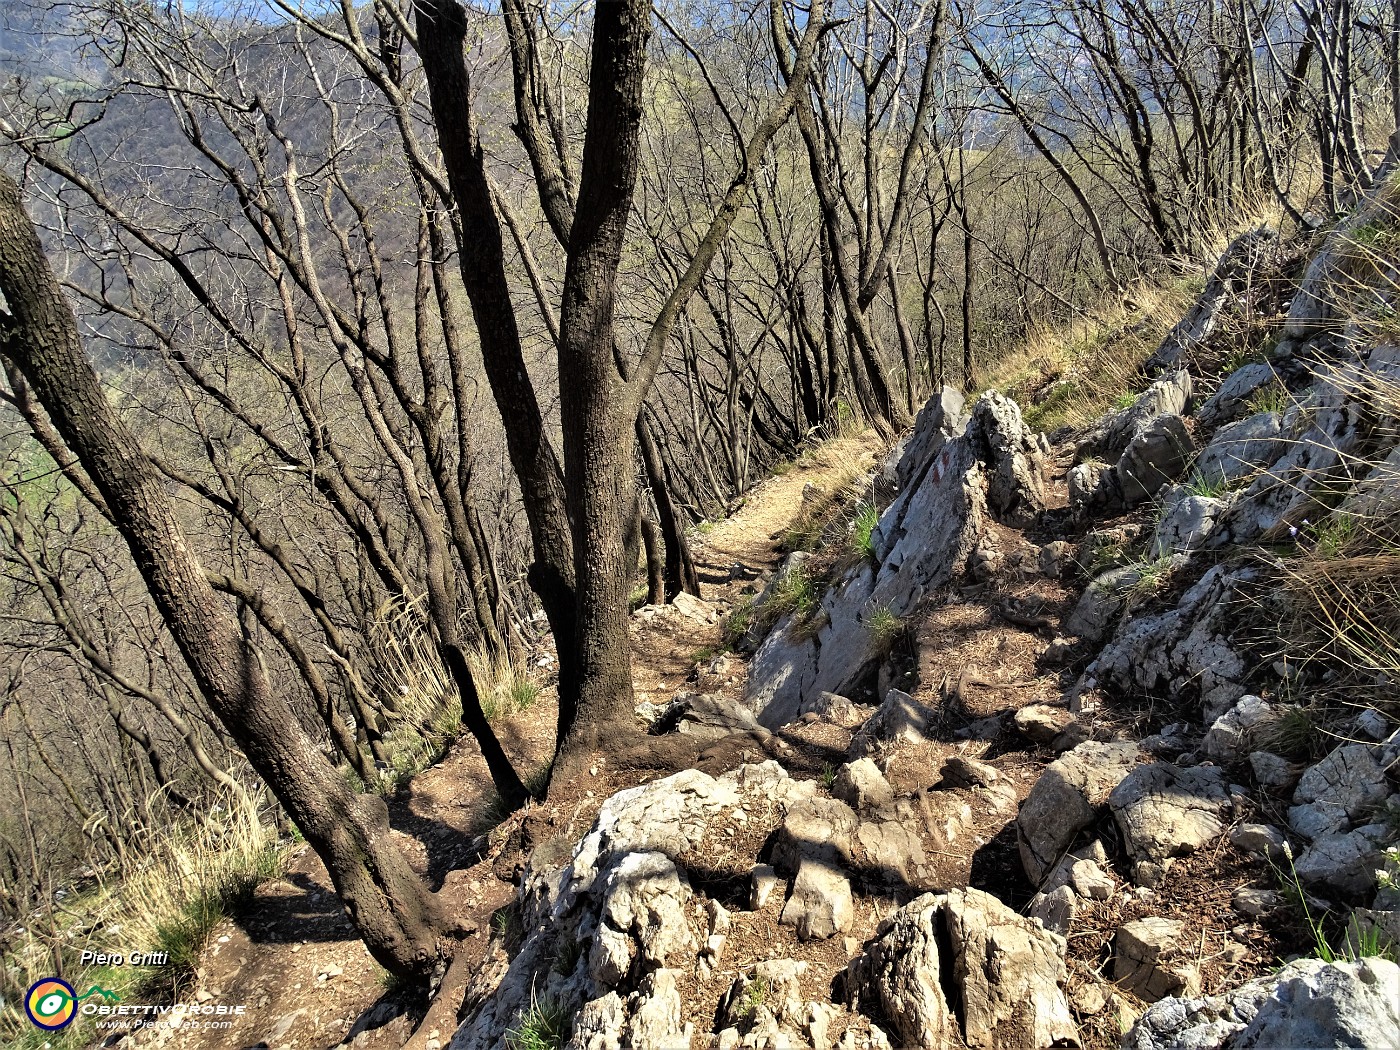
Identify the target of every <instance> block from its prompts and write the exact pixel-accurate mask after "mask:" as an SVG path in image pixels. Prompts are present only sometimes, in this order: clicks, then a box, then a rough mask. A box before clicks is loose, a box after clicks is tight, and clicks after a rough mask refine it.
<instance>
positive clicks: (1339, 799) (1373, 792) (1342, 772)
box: [1293, 744, 1390, 819]
mask: <svg viewBox="0 0 1400 1050" xmlns="http://www.w3.org/2000/svg"><path fill="white" fill-rule="evenodd" d="M1389 794H1390V789H1389V788H1388V787H1387V786H1386V783H1385V771H1384V770H1383V769H1382V768H1381V765H1380V763H1379V762H1377V761H1376V759H1375V757H1374V754H1373V750H1372V747H1371V746H1370V745H1368V744H1343V745H1342V746H1341V747H1339V748H1337V749H1336V750H1334V751H1333V752H1332V753H1331V754H1329V755H1328V756H1327V757H1326V758H1324V759H1323V760H1322V761H1321V762H1319V763H1318V764H1317V765H1315V766H1313V767H1312V768H1311V769H1309V770H1308V771H1307V772H1306V773H1304V774H1303V777H1302V779H1301V780H1299V781H1298V787H1297V788H1296V789H1295V790H1294V792H1293V801H1294V802H1295V803H1297V804H1299V805H1303V804H1306V803H1309V802H1318V803H1322V804H1323V805H1327V806H1334V807H1336V808H1338V809H1340V810H1342V811H1344V812H1345V813H1346V815H1347V816H1348V817H1349V818H1353V819H1354V818H1356V817H1360V816H1362V815H1363V814H1364V813H1366V812H1367V811H1369V810H1370V809H1372V808H1373V807H1375V806H1376V805H1379V804H1380V803H1381V802H1384V801H1385V799H1386V796H1388V795H1389Z"/></svg>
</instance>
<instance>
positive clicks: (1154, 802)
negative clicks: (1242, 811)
mask: <svg viewBox="0 0 1400 1050" xmlns="http://www.w3.org/2000/svg"><path fill="white" fill-rule="evenodd" d="M1108 804H1109V807H1110V808H1111V809H1112V810H1113V816H1114V818H1115V819H1116V820H1117V822H1118V827H1119V829H1120V830H1121V831H1122V832H1123V841H1124V844H1125V845H1126V846H1127V849H1128V853H1129V855H1130V856H1131V857H1132V858H1133V860H1134V861H1135V862H1136V863H1137V864H1138V865H1139V869H1137V870H1135V873H1134V881H1135V882H1137V883H1138V885H1153V884H1154V883H1152V882H1147V881H1143V879H1142V878H1141V877H1140V875H1141V874H1142V873H1143V872H1144V871H1153V872H1155V871H1156V870H1157V869H1158V868H1159V867H1160V868H1162V869H1165V865H1166V862H1168V861H1169V860H1170V859H1171V858H1173V857H1180V856H1184V855H1185V854H1187V853H1191V852H1194V851H1195V850H1197V849H1199V848H1200V847H1202V846H1204V845H1205V844H1206V843H1208V842H1214V841H1215V840H1216V839H1217V838H1219V837H1220V835H1221V833H1222V831H1223V830H1224V827H1225V825H1224V818H1225V817H1227V816H1228V814H1229V812H1230V808H1231V803H1230V792H1229V788H1228V786H1227V784H1226V781H1225V778H1224V777H1223V776H1222V775H1221V773H1220V770H1219V769H1217V768H1215V767H1214V766H1194V767H1191V768H1188V769H1182V768H1181V767H1180V766H1176V765H1173V764H1171V763H1168V762H1153V763H1151V764H1150V765H1146V766H1139V767H1138V768H1137V769H1134V770H1133V771H1132V772H1131V773H1129V774H1128V775H1127V777H1125V778H1124V779H1123V781H1122V783H1120V784H1119V785H1118V786H1117V787H1115V788H1114V789H1113V793H1112V794H1111V795H1110V796H1109V800H1108ZM1143 862H1147V866H1146V867H1145V868H1144V867H1142V865H1143Z"/></svg>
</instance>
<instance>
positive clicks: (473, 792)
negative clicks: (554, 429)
mask: <svg viewBox="0 0 1400 1050" xmlns="http://www.w3.org/2000/svg"><path fill="white" fill-rule="evenodd" d="M873 451H874V450H873V446H872V439H871V438H870V436H869V435H866V436H858V437H852V438H842V439H838V440H836V441H833V442H829V443H827V444H826V445H823V446H820V447H818V448H817V449H815V450H813V451H812V452H810V453H808V454H806V455H805V456H804V458H803V460H802V461H801V462H798V463H796V464H794V465H793V467H792V469H791V470H789V471H787V472H785V473H784V474H783V475H782V476H775V477H773V478H769V479H767V480H766V481H764V482H763V483H761V484H760V485H758V486H756V487H755V488H754V489H753V490H751V491H750V492H749V493H748V495H747V496H746V498H745V500H744V503H743V505H742V506H741V507H740V509H739V510H738V511H736V513H735V514H733V515H732V516H731V517H729V518H727V519H725V520H723V521H720V522H717V523H716V524H715V525H714V527H713V528H712V529H709V530H708V531H706V532H697V533H696V534H695V535H694V555H695V558H696V561H697V565H698V567H699V568H700V570H701V575H702V586H703V590H704V594H705V597H706V599H707V600H708V601H711V602H714V603H716V604H715V605H714V607H713V609H708V610H706V611H705V612H704V613H702V614H700V615H699V617H698V618H696V617H685V616H675V615H672V614H671V613H670V612H669V611H667V612H663V613H662V614H661V616H660V617H657V616H655V615H651V614H643V615H641V616H638V617H637V618H635V620H634V642H635V649H634V680H635V685H636V690H637V699H638V700H639V701H640V702H655V703H657V704H664V703H666V702H667V701H669V700H670V699H671V697H672V696H673V695H674V694H675V692H676V691H677V690H679V689H681V688H682V687H684V686H686V684H687V679H688V678H689V679H692V682H691V684H692V685H694V684H696V682H695V681H694V679H695V678H696V676H697V675H699V674H701V673H703V674H704V675H705V679H706V685H707V686H708V687H711V688H714V689H717V690H719V691H721V692H725V693H727V694H728V695H730V696H735V697H737V696H739V695H740V694H741V692H742V670H743V668H742V665H741V664H740V662H739V661H737V660H734V661H731V662H730V666H729V668H728V669H726V670H724V672H723V673H722V674H719V675H716V674H712V673H710V672H709V670H708V666H707V668H706V669H705V670H704V671H703V672H702V671H701V670H700V669H698V668H697V666H696V660H695V658H694V657H695V655H696V653H697V651H700V650H703V649H706V648H708V647H713V646H714V645H715V643H716V642H717V640H718V638H719V632H720V624H719V615H720V612H719V611H720V610H722V609H723V608H724V607H725V606H724V603H725V602H726V601H727V600H728V599H730V598H732V596H733V595H735V594H737V593H739V592H740V591H741V590H742V589H744V588H745V587H746V586H749V585H750V584H751V581H753V580H754V579H756V578H758V577H759V576H760V575H761V574H763V573H765V572H768V571H770V570H771V569H772V567H773V566H774V564H776V562H777V561H778V559H779V557H780V553H779V547H778V542H777V541H778V539H779V538H780V537H781V534H782V533H783V531H784V530H785V529H786V528H787V527H788V526H789V525H790V524H791V523H792V520H793V518H794V516H795V515H796V513H797V512H798V510H799V509H800V507H801V503H802V491H803V489H804V487H805V486H807V485H809V484H816V485H822V484H827V483H829V480H830V478H831V477H832V476H833V474H834V473H841V472H845V473H849V471H850V470H851V469H853V467H852V464H857V465H861V466H867V467H868V465H869V464H870V463H871V462H873ZM554 718H555V705H554V695H553V691H552V688H549V687H546V688H544V689H543V690H542V691H541V694H540V697H539V699H538V700H537V701H536V702H535V704H534V705H533V706H532V707H531V708H530V710H528V711H525V712H518V713H514V714H512V715H510V716H509V717H507V718H505V719H503V720H502V722H500V723H498V725H497V727H496V728H497V732H498V733H499V734H500V736H501V738H502V742H503V744H504V745H505V746H506V748H507V750H508V751H509V752H510V753H511V754H512V755H513V756H515V757H516V758H517V760H518V761H519V762H520V764H521V766H522V768H524V769H525V770H527V771H530V770H534V769H538V768H540V767H541V766H542V765H543V763H544V762H546V761H547V760H548V756H549V754H550V751H551V749H552V746H553V725H554ZM630 779H631V780H635V779H636V775H635V774H631V775H630ZM628 784H629V774H627V773H625V772H619V773H616V774H610V773H608V772H607V771H605V770H600V771H599V777H598V779H597V780H596V782H594V783H590V784H588V785H584V786H582V787H571V788H570V789H566V790H563V791H560V792H558V793H557V797H555V798H552V799H551V804H550V805H549V806H547V807H545V814H546V815H547V814H549V813H551V812H552V813H553V814H554V816H555V817H556V818H558V819H563V820H564V821H565V826H568V827H573V828H576V829H577V830H578V831H579V832H581V831H582V830H583V829H584V828H586V826H587V824H588V822H589V821H591V820H592V819H593V814H594V813H595V812H596V810H597V806H598V804H599V803H600V802H601V800H602V798H603V797H605V796H606V794H607V793H609V792H611V791H614V790H617V789H619V788H621V787H625V786H628ZM492 804H493V799H492V795H491V792H490V789H489V778H488V776H487V772H486V769H485V765H484V763H483V762H482V760H481V757H480V754H479V752H477V750H476V749H475V748H474V747H473V746H472V745H471V743H470V741H468V740H464V739H463V740H458V741H457V742H456V744H455V745H453V746H452V748H451V749H450V750H449V751H448V753H447V754H446V755H445V756H444V758H443V759H442V760H441V761H440V762H438V763H436V764H434V765H433V766H431V767H430V768H428V769H426V770H424V771H423V772H422V773H420V774H418V775H417V776H416V777H415V778H414V779H413V781H412V782H411V783H409V784H408V785H406V786H405V787H404V788H403V789H401V790H400V791H399V792H398V793H397V795H396V796H395V797H394V798H393V799H392V800H391V807H390V808H391V813H392V817H393V825H394V828H395V830H396V837H397V838H398V841H399V845H400V847H401V848H403V849H404V850H405V852H407V853H408V855H409V857H410V860H411V862H412V863H413V865H414V867H415V868H416V869H417V870H418V871H420V872H421V873H422V874H423V875H424V876H425V877H426V878H428V879H429V880H430V881H431V882H432V884H433V885H434V887H435V888H438V889H439V890H440V891H441V892H442V894H443V896H444V897H445V898H446V899H448V900H450V902H451V904H452V906H453V907H455V908H457V909H458V910H460V911H462V912H464V913H465V914H466V915H467V916H469V918H470V921H471V922H472V924H474V925H475V926H476V927H477V929H478V933H477V935H475V936H474V937H473V938H472V939H471V940H470V941H469V942H468V944H467V946H466V949H465V950H466V952H467V953H468V954H469V955H470V956H471V957H473V958H477V959H479V958H480V957H481V956H482V955H483V954H484V952H485V947H486V942H487V940H488V938H489V936H490V935H491V934H492V932H493V931H494V930H496V929H498V928H499V927H500V925H501V923H502V922H505V921H507V920H505V919H502V918H498V913H499V912H500V909H502V908H504V907H506V906H507V905H509V904H510V903H511V902H512V901H513V900H514V897H515V889H516V886H515V880H516V879H517V877H518V863H519V861H520V859H521V850H522V846H523V845H524V844H525V843H523V842H522V840H521V837H520V833H519V828H520V821H519V820H518V819H517V820H515V821H512V822H510V824H509V825H507V827H506V830H505V831H503V832H501V833H498V834H494V835H492V836H491V837H490V841H489V844H488V846H487V848H486V854H487V855H486V856H485V857H481V856H480V853H481V850H480V849H479V843H480V841H481V840H480V838H479V836H480V835H481V834H482V833H483V832H484V831H485V830H486V829H487V828H488V827H489V824H490V819H491V818H490V807H491V805H492ZM512 834H513V835H514V838H513V840H512V839H511V836H512ZM493 924H494V925H493ZM183 999H184V1000H185V1001H188V1002H192V1003H198V1004H201V1005H206V1004H212V1005H216V1006H217V1005H218V1004H228V1005H231V1006H233V1005H243V1006H245V1007H246V1009H245V1010H244V1011H243V1012H242V1013H241V1014H239V1015H237V1016H236V1017H235V1018H234V1019H233V1021H232V1024H231V1026H230V1027H228V1028H222V1029H217V1030H203V1029H198V1028H195V1027H193V1026H191V1025H185V1026H180V1027H175V1028H170V1027H161V1028H153V1029H149V1030H147V1031H145V1032H142V1033H139V1034H138V1035H136V1036H134V1037H132V1038H130V1039H128V1040H127V1043H128V1045H132V1046H141V1047H175V1046H178V1047H181V1048H182V1050H183V1048H189V1050H227V1048H231V1047H250V1048H252V1047H257V1048H267V1050H303V1048H306V1050H310V1048H316V1050H325V1048H331V1047H336V1046H343V1045H351V1046H354V1047H356V1048H357V1050H391V1048H392V1050H397V1048H399V1047H401V1046H403V1045H404V1043H405V1041H406V1040H407V1039H408V1038H409V1036H410V1034H411V1033H412V1032H413V1030H414V1028H415V1026H416V1025H417V1023H418V1020H419V1018H420V1017H421V1016H422V1015H423V1011H424V1009H425V1007H426V1005H427V1004H426V1002H425V1000H424V998H423V995H422V993H421V992H418V993H413V992H409V991H405V990H402V989H399V988H397V987H396V986H395V985H394V984H393V982H392V981H390V980H389V978H388V975H387V974H385V972H384V971H383V970H382V969H381V968H380V967H379V966H377V965H376V964H375V963H374V961H373V960H372V959H371V958H370V957H369V954H368V953H367V952H366V951H365V949H364V947H363V945H362V944H361V943H360V942H359V940H358V939H357V938H356V937H355V936H354V931H353V928H352V927H351V926H350V924H349V922H348V921H347V920H346V919H345V916H344V915H343V912H342V910H341V908H340V905H339V901H338V898H337V897H336V895H335V893H334V891H333V889H332V887H331V885H330V880H329V877H328V876H327V874H326V871H325V868H324V867H323V866H322V865H321V863H320V861H319V860H318V859H317V857H316V856H315V854H314V853H312V852H311V851H310V850H309V849H307V848H306V847H305V846H302V847H300V848H299V849H297V851H296V852H295V853H294V855H293V857H292V859H291V863H290V867H289V869H288V871H287V873H286V874H285V875H284V876H282V877H281V878H278V879H274V880H271V881H269V882H267V883H264V884H263V885H262V886H260V887H259V888H258V889H257V891H256V892H255V895H254V903H253V905H252V906H251V908H250V909H249V910H248V911H247V912H246V913H245V914H243V915H240V916H238V917H236V918H232V919H229V920H225V921H224V922H222V923H220V925H219V926H218V927H217V928H216V929H215V931H214V934H213V936H212V938H211V941H210V943H209V946H208V948H207V949H206V950H205V952H204V954H203V956H202V958H201V960H200V963H199V966H198V969H197V973H196V975H195V977H194V979H193V981H192V982H191V983H190V985H189V986H188V987H187V988H185V989H183ZM434 1033H436V1034H434ZM449 1034H450V1026H449V1027H447V1030H443V1029H431V1028H430V1029H428V1030H425V1031H422V1032H420V1033H419V1036H418V1038H417V1039H416V1040H415V1045H418V1046H420V1047H426V1046H428V1045H431V1043H432V1041H433V1040H435V1039H436V1040H438V1041H442V1040H444V1039H445V1037H446V1036H447V1035H449Z"/></svg>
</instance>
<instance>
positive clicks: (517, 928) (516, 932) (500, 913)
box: [491, 902, 525, 955]
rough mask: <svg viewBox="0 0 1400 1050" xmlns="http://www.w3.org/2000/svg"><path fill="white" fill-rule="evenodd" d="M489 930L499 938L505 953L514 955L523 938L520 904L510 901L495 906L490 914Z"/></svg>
mask: <svg viewBox="0 0 1400 1050" xmlns="http://www.w3.org/2000/svg"><path fill="white" fill-rule="evenodd" d="M491 930H492V932H493V933H494V934H495V935H496V936H497V937H499V938H500V939H501V943H502V944H503V945H504V946H505V949H506V954H507V955H514V954H515V953H516V951H518V950H519V948H520V943H521V941H523V940H524V938H525V928H524V926H522V925H521V922H520V905H519V903H518V902H512V903H510V904H507V905H505V906H504V907H501V908H497V909H496V910H495V911H494V912H493V913H492V915H491Z"/></svg>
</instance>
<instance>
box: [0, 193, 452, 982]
mask: <svg viewBox="0 0 1400 1050" xmlns="http://www.w3.org/2000/svg"><path fill="white" fill-rule="evenodd" d="M0 292H3V300H0V302H3V303H4V304H5V305H4V306H3V308H0V356H4V357H5V358H7V359H9V361H11V362H12V363H13V364H14V365H15V366H16V367H17V368H18V369H19V370H20V372H21V373H22V374H23V375H24V377H25V379H26V380H27V381H28V382H29V384H30V386H31V387H32V388H33V390H34V393H35V394H36V396H37V397H38V399H39V401H40V403H41V404H43V406H44V408H45V409H46V410H47V411H48V413H49V417H50V418H51V419H52V420H53V424H54V427H55V428H56V429H57V431H58V433H59V434H60V436H61V437H62V438H63V440H64V443H65V444H66V445H67V446H68V448H69V449H70V450H71V451H72V452H73V453H74V454H75V455H76V456H77V458H78V461H79V462H80V463H81V464H82V467H83V469H84V470H85V471H86V473H87V475H88V477H89V478H91V479H92V482H93V483H94V484H95V485H96V486H97V488H98V490H99V491H100V492H101V494H102V497H103V499H104V500H105V501H106V504H107V508H108V510H109V511H110V514H111V519H112V522H113V524H114V525H115V526H116V528H117V530H118V531H119V532H120V533H121V535H122V538H123V539H125V540H126V543H127V546H128V547H129V548H130V549H131V554H132V557H133V558H134V559H135V562H136V566H137V568H138V570H139V571H140V573H141V576H142V578H143V579H144V580H145V582H146V586H147V588H148V589H149V590H150V593H151V597H152V598H153V599H154V600H155V603H156V606H157V608H158V609H159V610H160V612H161V615H162V617H163V618H164V620H165V623H166V625H167V626H168V627H169V629H170V633H171V635H172V636H173V637H174V638H175V641H176V643H177V644H178V645H179V647H180V652H181V654H182V655H183V656H184V658H185V662H186V663H187V664H188V665H189V668H190V671H191V673H192V674H193V675H194V678H195V681H196V683H197V684H198V686H199V688H200V691H201V692H202V693H203V695H204V697H205V699H206V700H207V701H208V703H209V706H210V708H211V709H212V710H213V711H214V713H215V715H216V716H217V717H218V718H219V720H220V721H221V722H222V723H223V724H224V727H225V728H226V729H227V730H228V732H229V734H230V735H231V736H232V737H233V739H234V740H235V741H236V742H237V743H238V746H239V747H240V748H242V750H243V753H244V755H245V756H246V757H247V759H248V761H249V763H250V764H251V765H252V766H253V768H254V770H256V771H257V773H258V774H259V775H260V776H262V777H263V779H264V780H265V781H266V782H267V784H268V786H269V787H270V788H271V789H272V791H273V793H274V794H275V795H276V796H277V798H278V800H279V801H280V802H281V803H282V805H283V807H285V809H286V811H287V814H288V815H289V816H290V817H291V819H292V820H293V821H294V822H295V823H296V825H297V827H298V828H300V829H301V831H302V833H303V834H304V835H305V836H306V840H307V841H308V842H309V843H310V844H311V846H312V848H313V849H315V850H316V852H317V854H318V855H319V856H320V857H321V859H322V860H323V861H324V862H325V865H326V868H327V870H328V871H329V872H330V875H331V879H332V881H333V882H334V883H335V888H336V892H337V893H339V895H340V898H341V900H342V901H344V903H345V906H346V908H347V910H348V911H349V913H350V918H351V920H352V921H353V922H354V923H355V925H356V926H357V928H358V929H359V931H360V933H361V935H362V936H363V937H364V940H365V944H366V946H367V947H368V948H369V950H370V952H371V954H373V956H374V957H375V959H376V960H378V962H379V963H380V964H381V965H383V966H384V967H385V968H386V969H388V970H390V971H392V972H394V973H398V974H410V973H415V972H423V971H425V970H427V969H428V968H429V967H431V966H432V965H433V963H434V962H435V961H436V959H437V957H438V954H439V937H440V936H441V935H442V933H443V925H444V924H443V918H442V913H441V912H440V910H439V908H438V905H437V902H436V899H435V898H434V897H433V895H432V894H431V893H429V892H428V890H427V888H426V887H425V886H424V885H423V883H422V882H421V881H420V880H419V879H418V877H417V876H416V875H415V874H414V873H413V871H412V869H410V868H409V866H408V863H407V861H406V860H405V859H404V857H403V855H402V854H401V853H400V852H399V851H398V849H397V847H395V846H394V845H393V843H392V841H391V840H390V838H389V822H388V810H387V808H386V807H385V805H384V802H383V800H381V799H379V798H377V797H373V796H365V795H358V794H356V793H355V792H353V791H351V790H350V788H349V786H348V785H347V784H346V783H345V781H344V780H343V779H342V778H341V777H340V776H339V775H338V774H337V773H336V771H335V769H334V768H333V767H332V766H331V764H330V762H329V761H327V760H326V758H325V757H324V756H323V755H322V754H321V752H320V750H319V749H318V748H317V747H316V745H315V743H314V742H313V741H312V740H311V738H310V737H308V736H307V734H306V733H305V732H304V731H303V729H302V728H301V726H300V724H299V723H298V722H297V720H296V718H295V717H293V715H292V712H291V709H290V707H289V706H288V705H287V704H286V703H284V702H282V700H281V699H280V698H278V697H276V696H274V695H273V694H272V691H271V688H270V686H269V683H268V681H267V679H266V678H265V677H264V675H263V673H262V670H261V668H260V667H259V665H258V661H257V659H256V658H255V656H254V654H253V653H252V652H251V651H250V650H249V649H248V647H247V646H246V645H245V644H244V640H243V637H242V633H241V631H240V630H239V625H238V621H237V619H236V617H235V616H234V615H233V613H232V612H231V611H230V610H229V609H228V608H227V607H226V606H225V605H224V603H223V602H222V601H221V600H220V599H219V597H218V595H217V594H215V592H214V589H213V587H212V586H211V585H210V583H209V579H208V578H207V577H206V576H205V574H204V570H203V569H202V568H201V566H200V564H199V561H198V559H197V558H196V557H195V555H194V552H193V551H192V550H191V548H190V545H189V542H188V541H187V540H186V538H185V536H184V533H183V532H182V530H181V528H180V524H179V521H178V520H177V518H176V516H175V511H174V508H173V506H172V504H171V502H170V499H169V497H168V496H167V494H166V488H165V484H164V482H163V480H162V478H161V476H160V475H159V473H158V472H157V471H156V469H155V468H154V466H153V465H152V464H151V461H150V460H149V459H148V458H147V456H146V454H145V452H144V450H143V449H142V448H141V446H140V445H139V443H138V442H137V441H136V438H135V436H134V435H133V434H132V433H131V431H130V429H128V427H127V426H126V424H125V423H124V422H123V421H122V420H121V418H120V417H119V416H118V415H117V413H116V410H115V409H114V408H113V407H112V405H111V403H110V402H109V401H108V400H107V397H106V395H105V394H104V392H103V390H102V386H101V384H100V383H99V382H98V379H97V375H96V374H95V373H94V372H93V370H92V367H91V366H90V365H89V364H88V361H87V358H86V357H85V356H84V353H83V349H82V345H81V342H80V340H79V335H78V328H77V323H76V321H75V319H74V317H73V313H72V310H71V309H70V308H69V306H68V303H67V301H66V300H65V299H64V298H63V296H62V294H61V292H60V291H59V287H58V282H57V280H56V279H55V277H54V274H53V271H52V269H51V268H50V267H49V263H48V260H47V259H46V258H45V256H44V252H43V248H42V246H41V245H40V243H39V238H38V236H37V235H36V234H35V232H34V228H33V226H32V225H31V224H30V222H29V220H28V217H27V216H26V215H25V214H24V211H23V208H22V207H21V203H20V194H19V190H18V188H17V187H16V186H15V184H14V183H13V182H12V181H11V180H10V179H9V178H8V176H6V175H5V174H4V172H2V171H0Z"/></svg>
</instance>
